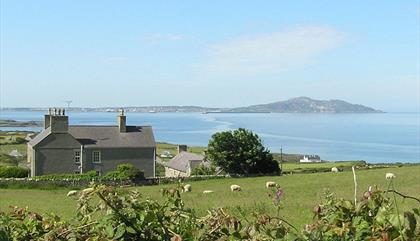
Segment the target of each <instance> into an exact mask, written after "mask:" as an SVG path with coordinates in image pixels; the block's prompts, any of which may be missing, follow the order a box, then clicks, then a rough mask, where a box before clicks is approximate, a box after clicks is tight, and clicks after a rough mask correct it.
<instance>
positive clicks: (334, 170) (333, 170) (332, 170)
mask: <svg viewBox="0 0 420 241" xmlns="http://www.w3.org/2000/svg"><path fill="white" fill-rule="evenodd" d="M331 172H333V173H337V172H339V171H338V168H337V167H333V168H331Z"/></svg>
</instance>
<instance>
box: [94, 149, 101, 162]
mask: <svg viewBox="0 0 420 241" xmlns="http://www.w3.org/2000/svg"><path fill="white" fill-rule="evenodd" d="M96 153H98V157H99V160H98V161H96V160H95V154H96ZM101 162H102V160H101V151H92V163H101Z"/></svg>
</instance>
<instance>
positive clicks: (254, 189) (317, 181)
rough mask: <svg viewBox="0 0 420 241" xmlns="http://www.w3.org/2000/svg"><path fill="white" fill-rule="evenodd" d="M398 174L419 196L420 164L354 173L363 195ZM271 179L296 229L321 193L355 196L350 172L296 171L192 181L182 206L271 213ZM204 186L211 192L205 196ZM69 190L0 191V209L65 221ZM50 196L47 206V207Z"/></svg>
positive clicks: (147, 191) (147, 192)
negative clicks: (390, 174)
mask: <svg viewBox="0 0 420 241" xmlns="http://www.w3.org/2000/svg"><path fill="white" fill-rule="evenodd" d="M386 172H393V173H395V174H396V176H397V178H396V179H395V187H396V189H397V190H399V191H401V192H402V193H406V194H410V195H415V196H417V197H418V198H420V196H418V195H419V192H418V190H420V176H419V175H418V173H420V166H413V167H401V168H398V167H393V168H387V169H374V170H360V171H357V178H358V184H359V185H358V186H359V189H358V195H359V196H360V195H362V194H363V192H364V191H366V190H367V189H368V187H369V186H373V185H377V186H378V187H379V188H381V189H386V188H387V184H388V182H387V180H385V173H386ZM267 181H275V182H276V183H277V184H279V185H280V186H281V187H282V188H283V190H284V196H283V199H282V205H283V207H284V209H283V210H282V211H281V214H282V216H284V217H285V218H287V219H288V220H289V221H290V222H291V223H293V224H295V225H296V226H298V227H301V226H303V225H304V224H306V223H309V222H310V221H311V219H312V216H313V213H312V212H311V210H312V208H313V206H314V205H315V203H317V202H320V201H321V198H322V196H323V194H324V192H325V191H326V190H327V189H328V190H330V191H331V192H334V193H336V194H337V196H339V197H343V198H346V199H351V198H352V197H353V186H352V183H353V176H352V173H351V172H341V173H314V174H296V175H286V176H273V177H253V178H228V179H215V180H206V181H196V182H191V183H190V184H191V185H192V192H190V193H185V194H183V196H182V198H183V200H184V202H185V205H186V207H189V208H193V209H194V210H195V211H196V212H197V214H199V215H205V214H206V210H208V209H210V208H213V207H226V208H227V210H229V212H232V213H236V212H244V213H248V214H250V213H252V212H255V211H261V212H269V213H271V212H275V211H276V210H275V209H274V208H273V206H272V205H271V203H270V201H269V200H268V199H267V198H266V197H267V189H266V188H265V183H266V182H267ZM232 184H237V185H240V186H241V187H242V192H240V193H232V192H231V191H230V189H229V186H230V185H232ZM175 186H176V184H167V185H159V186H141V187H130V188H122V189H123V190H136V191H139V192H140V193H141V194H142V196H143V197H150V198H151V199H154V200H159V201H162V197H161V193H160V189H162V188H173V187H175ZM204 190H212V191H214V193H211V194H210V195H204V194H203V191H204ZM68 191H69V189H56V190H39V189H0V193H1V195H0V210H3V211H4V210H6V209H8V207H9V206H10V205H16V206H20V207H26V206H28V207H30V209H31V210H33V211H37V212H41V213H56V214H58V215H60V216H63V217H64V218H66V219H68V218H70V217H72V215H73V214H74V212H75V210H76V205H75V203H74V200H72V199H71V198H68V197H66V194H67V192H68ZM45 200H48V205H45ZM399 205H400V208H401V209H402V210H409V209H410V208H411V207H413V206H414V205H417V206H418V204H416V203H415V202H413V201H412V200H404V201H401V202H399Z"/></svg>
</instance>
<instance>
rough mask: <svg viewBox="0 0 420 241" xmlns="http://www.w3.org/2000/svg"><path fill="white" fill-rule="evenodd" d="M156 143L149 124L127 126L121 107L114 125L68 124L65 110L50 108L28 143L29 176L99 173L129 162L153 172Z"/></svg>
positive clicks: (147, 173)
mask: <svg viewBox="0 0 420 241" xmlns="http://www.w3.org/2000/svg"><path fill="white" fill-rule="evenodd" d="M155 153H156V142H155V139H154V135H153V130H152V127H150V126H127V125H126V116H125V115H124V111H123V110H122V111H121V112H120V114H119V115H118V116H117V125H111V126H99V125H98V126H95V125H69V119H68V116H66V115H65V110H64V109H53V110H51V109H50V110H49V113H48V114H47V115H45V117H44V130H42V131H41V133H39V134H38V135H37V136H35V137H34V138H33V139H31V140H30V141H29V142H28V155H27V156H28V162H29V163H30V167H31V176H40V175H47V174H59V173H81V172H82V173H85V172H87V171H91V170H95V171H97V172H98V173H99V174H104V173H106V172H109V171H114V170H115V169H116V167H117V166H118V165H119V164H123V163H131V164H133V165H134V166H136V167H137V168H139V169H141V170H143V171H144V175H145V176H146V177H153V176H154V175H155Z"/></svg>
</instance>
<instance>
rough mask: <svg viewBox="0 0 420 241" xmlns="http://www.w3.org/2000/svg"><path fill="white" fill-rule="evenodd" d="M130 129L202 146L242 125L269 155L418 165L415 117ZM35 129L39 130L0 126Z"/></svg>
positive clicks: (268, 116)
mask: <svg viewBox="0 0 420 241" xmlns="http://www.w3.org/2000/svg"><path fill="white" fill-rule="evenodd" d="M44 114H45V113H44V112H37V111H27V112H16V111H1V112H0V119H13V120H20V121H28V120H38V121H42V120H43V115H44ZM67 114H68V115H69V119H70V124H82V125H83V124H86V125H87V124H89V125H92V124H94V125H109V124H116V115H117V114H116V113H109V112H69V113H67ZM127 122H128V124H130V125H151V126H152V127H153V129H154V133H155V138H156V140H157V141H160V142H170V143H178V144H187V145H199V146H206V145H207V143H208V141H209V139H210V137H211V135H212V134H214V133H216V132H218V131H224V130H232V129H236V128H238V127H243V128H247V129H250V130H252V131H254V132H256V133H257V134H258V135H259V136H260V137H261V139H262V140H263V142H264V145H265V146H267V147H268V148H269V149H270V150H272V151H273V152H279V151H280V148H283V152H285V153H300V154H316V155H320V156H321V158H322V159H323V160H365V161H368V162H371V163H379V162H380V163H386V162H420V113H373V114H280V113H258V114H249V113H247V114H245V113H238V114H230V113H229V114H227V113H223V114H219V113H210V114H201V113H130V112H129V113H127ZM0 129H1V130H35V131H39V130H41V128H0Z"/></svg>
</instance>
